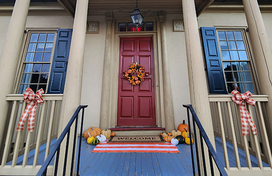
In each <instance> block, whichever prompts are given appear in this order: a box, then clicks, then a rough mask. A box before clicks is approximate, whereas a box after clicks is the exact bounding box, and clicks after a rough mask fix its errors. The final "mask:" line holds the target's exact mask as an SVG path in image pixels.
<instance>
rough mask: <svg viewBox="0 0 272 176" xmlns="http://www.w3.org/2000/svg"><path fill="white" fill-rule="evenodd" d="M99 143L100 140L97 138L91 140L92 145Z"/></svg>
mask: <svg viewBox="0 0 272 176" xmlns="http://www.w3.org/2000/svg"><path fill="white" fill-rule="evenodd" d="M99 143H100V141H99V140H98V139H97V138H94V140H93V141H92V142H91V144H92V145H97V144H99Z"/></svg>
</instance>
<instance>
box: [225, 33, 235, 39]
mask: <svg viewBox="0 0 272 176" xmlns="http://www.w3.org/2000/svg"><path fill="white" fill-rule="evenodd" d="M226 33H227V39H228V40H234V35H233V32H232V31H227V32H226Z"/></svg>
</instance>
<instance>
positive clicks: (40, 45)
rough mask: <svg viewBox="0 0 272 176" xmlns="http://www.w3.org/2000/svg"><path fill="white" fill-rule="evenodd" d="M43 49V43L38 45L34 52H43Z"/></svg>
mask: <svg viewBox="0 0 272 176" xmlns="http://www.w3.org/2000/svg"><path fill="white" fill-rule="evenodd" d="M43 49H44V43H38V46H37V50H36V51H43Z"/></svg>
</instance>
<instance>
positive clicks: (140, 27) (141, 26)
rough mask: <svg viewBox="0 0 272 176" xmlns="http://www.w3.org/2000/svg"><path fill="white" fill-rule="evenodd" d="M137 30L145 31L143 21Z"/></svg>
mask: <svg viewBox="0 0 272 176" xmlns="http://www.w3.org/2000/svg"><path fill="white" fill-rule="evenodd" d="M136 30H137V31H144V23H142V24H141V25H140V26H139V27H138V28H137V29H136Z"/></svg>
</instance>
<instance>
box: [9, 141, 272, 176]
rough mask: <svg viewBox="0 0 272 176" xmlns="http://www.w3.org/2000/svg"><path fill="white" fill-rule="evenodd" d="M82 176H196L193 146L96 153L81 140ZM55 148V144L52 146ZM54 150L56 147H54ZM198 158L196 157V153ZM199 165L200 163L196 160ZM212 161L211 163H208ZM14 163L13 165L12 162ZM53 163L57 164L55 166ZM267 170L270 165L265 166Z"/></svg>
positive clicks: (219, 150)
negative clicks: (173, 150) (165, 150)
mask: <svg viewBox="0 0 272 176" xmlns="http://www.w3.org/2000/svg"><path fill="white" fill-rule="evenodd" d="M81 140H82V146H81V149H80V153H81V158H80V167H79V174H80V176H90V175H94V176H100V175H101V176H108V175H109V176H176V175H182V176H192V175H193V170H192V160H191V149H190V146H189V145H186V144H179V145H177V148H178V150H179V151H180V153H93V152H92V150H93V149H94V148H95V146H94V145H90V144H87V142H86V140H85V139H84V138H81ZM215 142H216V148H217V153H218V157H219V158H220V161H221V162H222V164H225V163H224V158H223V149H222V142H221V139H220V138H219V139H218V138H216V140H215ZM51 145H54V142H52V143H51ZM51 148H52V146H51ZM227 149H228V155H229V161H230V166H231V167H234V166H236V163H235V158H234V153H233V147H232V144H230V143H227ZM44 152H45V145H43V146H41V149H40V155H39V156H40V157H41V159H40V160H39V162H41V163H42V162H43V158H42V156H44ZM34 153H35V150H33V151H31V152H30V153H29V160H28V165H30V164H31V163H33V155H34ZM239 155H240V157H241V159H240V162H241V166H242V167H243V166H244V167H245V166H246V161H245V154H244V151H243V150H241V149H239ZM194 157H196V155H195V153H194ZM22 158H23V156H20V157H19V158H18V161H17V164H20V163H21V162H22ZM251 158H252V166H253V167H257V160H256V158H255V157H253V156H251ZM195 162H196V160H195ZM207 162H208V161H207ZM9 164H11V162H9ZM52 164H53V163H52ZM263 165H264V167H268V164H266V163H263Z"/></svg>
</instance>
